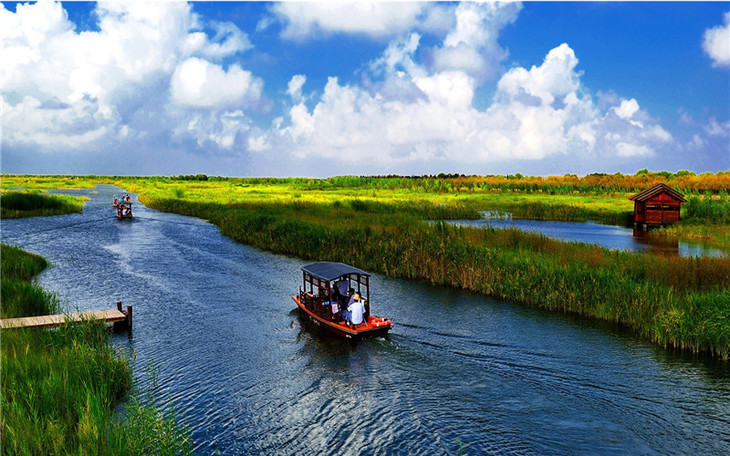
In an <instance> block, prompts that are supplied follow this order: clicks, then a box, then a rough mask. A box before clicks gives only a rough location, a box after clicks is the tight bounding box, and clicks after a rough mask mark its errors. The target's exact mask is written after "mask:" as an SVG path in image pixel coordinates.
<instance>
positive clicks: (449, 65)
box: [433, 2, 522, 80]
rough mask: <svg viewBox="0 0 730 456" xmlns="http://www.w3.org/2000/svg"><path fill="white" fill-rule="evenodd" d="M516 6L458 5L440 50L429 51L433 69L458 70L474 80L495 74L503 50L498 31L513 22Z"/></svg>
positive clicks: (518, 5) (500, 4)
mask: <svg viewBox="0 0 730 456" xmlns="http://www.w3.org/2000/svg"><path fill="white" fill-rule="evenodd" d="M521 8H522V6H521V5H520V4H519V3H499V4H498V3H492V2H490V3H475V2H464V3H460V4H459V6H458V7H457V9H456V11H455V16H456V25H455V27H454V28H453V29H452V30H451V31H450V32H449V34H448V35H447V36H446V38H445V39H444V41H443V44H442V45H441V46H440V47H437V48H435V49H434V50H433V58H434V67H435V69H436V70H462V71H464V72H466V73H468V74H469V75H470V76H472V77H474V78H476V79H477V80H484V79H491V78H493V77H495V76H496V75H497V73H498V71H497V70H498V69H499V64H500V62H501V61H502V60H503V59H504V58H505V57H507V51H506V50H504V49H502V48H501V47H500V45H499V43H498V42H497V38H498V36H499V31H500V30H501V29H502V28H503V27H504V26H505V25H507V24H509V23H511V22H514V20H515V19H517V15H518V14H519V11H520V9H521Z"/></svg>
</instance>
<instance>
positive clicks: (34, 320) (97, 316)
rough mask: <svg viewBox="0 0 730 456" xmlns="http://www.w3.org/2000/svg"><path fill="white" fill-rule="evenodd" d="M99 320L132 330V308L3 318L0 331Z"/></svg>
mask: <svg viewBox="0 0 730 456" xmlns="http://www.w3.org/2000/svg"><path fill="white" fill-rule="evenodd" d="M89 320H100V321H104V322H106V323H114V324H115V326H116V325H126V327H127V328H128V329H130V330H131V329H132V306H127V310H126V312H125V311H123V310H122V303H121V302H117V308H116V309H110V310H94V311H90V312H78V313H72V314H60V315H39V316H36V317H22V318H4V319H2V320H0V329H12V328H51V327H54V326H61V325H63V324H65V323H67V322H68V323H79V322H82V321H89Z"/></svg>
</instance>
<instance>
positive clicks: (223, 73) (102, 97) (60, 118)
mask: <svg viewBox="0 0 730 456" xmlns="http://www.w3.org/2000/svg"><path fill="white" fill-rule="evenodd" d="M95 14H96V16H97V17H98V20H99V22H98V29H99V30H98V31H83V32H77V31H76V29H75V24H73V23H72V22H70V21H69V19H68V15H67V13H66V11H65V10H64V9H63V6H62V5H61V4H60V3H52V2H38V3H35V4H18V5H17V6H16V11H15V12H11V11H9V10H7V9H6V8H5V7H4V6H3V5H1V4H0V46H1V48H0V51H1V54H2V56H3V63H2V65H0V67H1V71H2V80H3V91H2V95H1V96H2V105H3V128H4V134H3V138H2V141H3V144H4V145H6V146H7V145H13V144H34V143H35V144H37V145H38V146H42V147H41V149H40V150H42V151H54V150H56V151H66V150H68V149H69V148H73V149H86V150H102V151H103V150H104V148H99V147H98V144H99V143H100V142H102V141H116V140H133V139H138V138H151V137H154V138H156V139H157V140H158V141H165V140H168V141H169V140H170V138H171V137H172V136H173V134H174V129H175V128H176V125H175V123H176V122H182V123H186V122H187V121H188V117H189V115H188V113H187V112H186V109H195V110H197V111H198V114H200V115H203V114H209V115H208V116H206V117H205V118H206V121H207V122H206V123H205V125H212V119H217V122H218V124H219V125H218V126H217V127H215V128H214V130H215V131H222V129H224V125H225V124H226V123H227V122H228V123H230V121H229V119H228V117H226V114H225V112H224V111H223V110H221V108H222V107H226V108H231V107H234V106H236V107H239V108H242V107H246V106H249V105H250V104H251V103H256V102H257V101H259V100H261V94H262V85H263V82H262V81H261V80H260V79H259V78H256V77H255V76H253V75H252V74H251V73H250V72H248V71H245V70H243V69H242V68H241V67H240V66H237V65H231V66H230V67H228V69H227V70H224V69H223V68H222V67H221V66H220V65H217V64H214V63H211V62H209V61H207V60H203V59H204V58H205V59H213V60H219V59H222V58H224V57H226V56H230V55H234V54H236V53H238V52H242V51H245V50H247V49H249V48H250V47H251V44H250V43H249V41H248V38H247V36H246V35H245V33H243V32H242V31H241V30H239V29H238V28H237V27H236V26H235V25H233V24H231V23H225V22H211V23H204V22H203V21H202V19H201V18H200V17H198V16H197V15H196V14H195V13H193V12H192V9H191V5H189V4H187V3H177V2H174V3H153V4H143V3H136V2H131V3H128V2H127V3H101V4H97V5H96V10H95ZM203 27H206V28H207V29H209V30H213V36H212V37H210V36H208V35H207V34H205V33H203V32H202V31H201V30H202V28H203ZM185 74H193V75H195V76H197V78H193V79H191V80H190V81H185V83H183V81H182V80H181V79H180V78H181V77H182V76H184V75H185ZM168 88H169V89H170V91H171V95H170V97H169V100H170V102H172V103H174V104H176V106H174V109H170V107H169V106H166V102H167V101H168V100H165V95H166V94H167V93H168V92H167V91H168ZM200 109H207V111H208V112H207V113H202V114H201V113H200V112H199V111H200ZM211 116H212V117H211ZM141 119H151V120H152V121H147V122H145V121H142V120H141ZM200 125H203V123H200ZM223 136H225V135H223ZM223 136H221V138H222V137H223ZM194 137H195V138H197V137H198V136H194ZM229 137H230V135H229ZM165 138H166V139H165ZM215 143H216V144H226V140H225V139H220V140H217V141H215Z"/></svg>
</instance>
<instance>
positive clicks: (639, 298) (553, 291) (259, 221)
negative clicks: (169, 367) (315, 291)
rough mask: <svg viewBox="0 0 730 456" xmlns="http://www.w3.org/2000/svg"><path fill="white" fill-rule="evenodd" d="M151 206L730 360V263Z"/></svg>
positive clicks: (348, 211) (281, 213)
mask: <svg viewBox="0 0 730 456" xmlns="http://www.w3.org/2000/svg"><path fill="white" fill-rule="evenodd" d="M144 199H145V203H146V204H148V205H149V206H151V207H154V208H156V209H159V210H163V211H170V212H175V213H179V214H184V215H190V216H194V217H199V218H203V219H206V220H209V221H211V222H212V223H214V224H216V225H217V226H219V227H220V229H221V232H222V233H223V234H225V235H227V236H229V237H231V238H233V239H236V240H238V241H240V242H243V243H246V244H251V245H254V246H256V247H258V248H261V249H265V250H269V251H273V252H277V253H284V254H288V255H293V256H297V257H300V258H304V259H308V260H330V261H342V262H346V263H350V264H353V265H356V266H358V267H361V268H364V269H366V270H370V271H376V272H380V273H383V274H385V275H387V276H391V277H403V278H408V279H417V280H425V281H429V282H431V283H435V284H443V285H447V286H452V287H456V288H464V289H469V290H474V291H477V292H480V293H484V294H487V295H490V296H496V297H499V298H502V299H506V300H511V301H515V302H520V303H524V304H528V305H531V306H536V307H543V308H548V309H552V310H559V311H563V312H573V313H577V314H581V315H586V316H589V317H594V318H599V319H603V320H608V321H614V322H617V323H620V324H622V325H625V326H627V327H629V328H632V329H633V330H634V331H636V332H637V333H638V334H640V335H641V336H642V337H645V338H647V339H650V340H652V341H655V342H657V343H659V344H662V345H666V346H674V347H681V348H685V349H688V350H692V351H706V352H710V353H713V354H715V355H717V356H720V357H723V358H727V357H728V354H729V352H730V292H728V288H729V286H730V260H727V259H712V258H680V257H662V256H653V255H643V254H638V253H628V252H616V251H609V250H607V249H604V248H600V247H597V246H591V245H585V244H576V243H564V242H560V241H555V240H552V239H549V238H546V237H545V236H540V235H535V234H529V233H524V232H520V231H517V230H497V229H487V230H480V229H473V228H456V227H451V226H449V225H447V224H444V223H435V224H428V223H425V222H423V221H422V217H419V216H418V214H416V213H415V212H414V213H413V214H412V215H410V216H409V215H408V214H407V213H403V212H401V213H398V212H397V209H396V208H395V207H394V208H392V210H391V211H383V214H382V215H379V214H377V213H374V212H359V211H358V210H357V205H356V206H355V207H353V206H352V205H344V204H340V205H339V206H337V205H335V204H329V205H327V204H321V205H317V204H313V203H308V204H304V203H292V204H279V205H276V206H274V207H272V206H269V205H256V204H249V205H235V206H234V205H228V204H216V203H202V202H194V201H186V200H182V199H156V198H154V197H152V198H151V197H146V198H144ZM442 210H443V211H444V212H448V208H442ZM456 210H460V209H458V208H457V209H456ZM424 212H428V211H427V210H424ZM391 213H392V214H397V217H393V216H391V215H389V214H391Z"/></svg>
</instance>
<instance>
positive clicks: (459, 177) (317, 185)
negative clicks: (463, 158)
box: [3, 169, 730, 195]
mask: <svg viewBox="0 0 730 456" xmlns="http://www.w3.org/2000/svg"><path fill="white" fill-rule="evenodd" d="M3 176H5V177H6V178H8V177H13V176H22V175H12V174H3ZM28 176H32V175H28ZM41 177H44V178H48V179H73V180H75V181H78V180H80V179H86V180H93V179H112V180H119V179H130V178H144V179H160V180H163V181H168V180H179V181H201V182H202V181H229V182H235V183H240V184H244V185H245V184H249V185H259V184H269V185H272V184H274V185H275V184H285V185H292V186H295V187H298V188H300V189H303V190H322V189H337V188H357V187H363V188H373V189H390V190H396V189H404V190H415V191H423V192H436V193H447V192H469V193H477V192H499V191H502V192H504V191H508V192H521V193H545V194H550V195H563V194H597V195H605V194H616V193H619V194H620V193H638V192H640V191H642V190H644V189H646V188H648V187H650V186H652V185H656V184H659V183H663V184H666V185H668V186H670V187H672V188H674V189H676V190H678V191H680V192H683V193H687V194H695V195H697V194H703V193H710V194H725V195H726V194H727V193H728V192H729V191H730V170H727V171H718V172H716V173H712V172H705V173H701V174H697V173H694V172H692V171H688V170H680V171H677V172H676V173H673V172H671V171H649V170H648V169H641V170H639V171H637V172H636V173H635V174H633V175H632V174H622V173H619V172H617V173H613V174H608V173H591V174H587V175H585V176H582V177H581V176H578V175H577V174H565V175H563V176H529V175H522V174H520V173H515V174H507V175H503V174H485V175H477V174H470V175H466V174H456V173H450V174H447V173H440V174H429V175H398V174H388V175H371V176H366V175H363V176H354V175H344V176H333V177H329V178H314V177H228V176H209V175H207V174H203V173H199V174H181V175H177V176H162V175H158V176H104V175H93V174H92V175H68V174H66V175H61V174H59V175H45V176H41Z"/></svg>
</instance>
